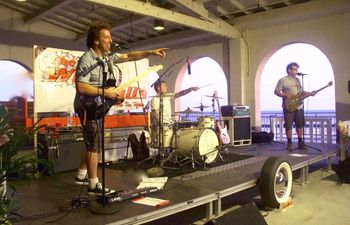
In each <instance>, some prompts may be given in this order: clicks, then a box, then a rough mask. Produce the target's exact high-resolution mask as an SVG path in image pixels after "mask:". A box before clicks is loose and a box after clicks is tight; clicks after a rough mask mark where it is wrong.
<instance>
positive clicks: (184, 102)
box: [175, 57, 228, 112]
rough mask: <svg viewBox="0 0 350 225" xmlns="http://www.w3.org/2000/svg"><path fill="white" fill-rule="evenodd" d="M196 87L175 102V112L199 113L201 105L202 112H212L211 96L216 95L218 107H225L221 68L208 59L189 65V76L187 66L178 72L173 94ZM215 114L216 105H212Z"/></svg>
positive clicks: (225, 97) (224, 82) (200, 59)
mask: <svg viewBox="0 0 350 225" xmlns="http://www.w3.org/2000/svg"><path fill="white" fill-rule="evenodd" d="M192 86H197V87H200V89H199V90H198V91H196V92H192V93H190V94H188V95H185V96H183V97H181V98H178V99H176V100H175V111H182V110H185V109H187V108H190V109H192V110H196V111H199V110H200V108H198V107H199V106H200V105H201V104H202V105H203V106H206V107H205V108H204V109H203V111H204V112H212V111H213V102H212V97H210V96H212V95H213V94H214V92H215V93H216V94H217V96H218V97H221V99H219V104H220V106H222V105H227V102H228V92H227V80H226V76H225V74H224V71H223V70H222V68H221V66H220V65H219V64H218V63H217V62H216V61H215V60H213V59H211V58H209V57H202V58H199V59H197V60H195V61H194V62H192V63H191V74H188V70H187V65H184V67H183V69H182V70H181V71H180V73H179V75H178V77H177V79H176V83H175V92H178V91H181V90H184V89H186V88H189V87H192ZM214 103H215V102H214ZM214 109H215V111H216V112H217V110H218V108H217V104H216V103H215V104H214Z"/></svg>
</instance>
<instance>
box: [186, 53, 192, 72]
mask: <svg viewBox="0 0 350 225" xmlns="http://www.w3.org/2000/svg"><path fill="white" fill-rule="evenodd" d="M186 62H187V71H188V75H191V64H190V61H189V58H188V57H187V59H186Z"/></svg>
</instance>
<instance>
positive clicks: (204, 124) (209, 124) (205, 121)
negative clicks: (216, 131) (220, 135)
mask: <svg viewBox="0 0 350 225" xmlns="http://www.w3.org/2000/svg"><path fill="white" fill-rule="evenodd" d="M214 125H215V121H214V118H213V117H211V116H200V117H199V118H198V128H212V129H213V128H214Z"/></svg>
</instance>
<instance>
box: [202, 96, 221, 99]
mask: <svg viewBox="0 0 350 225" xmlns="http://www.w3.org/2000/svg"><path fill="white" fill-rule="evenodd" d="M204 96H205V97H210V98H215V99H224V98H223V97H219V96H216V95H204Z"/></svg>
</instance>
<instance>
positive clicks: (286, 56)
mask: <svg viewBox="0 0 350 225" xmlns="http://www.w3.org/2000/svg"><path fill="white" fill-rule="evenodd" d="M290 62H297V63H298V64H299V72H302V73H304V74H306V75H304V76H299V79H300V80H301V81H302V86H303V87H304V90H305V91H313V90H317V89H319V88H321V87H323V86H325V85H327V84H328V82H330V81H334V74H333V70H332V66H331V64H330V62H329V60H328V59H327V57H326V56H325V55H324V54H323V53H322V52H321V51H320V49H318V48H316V47H315V46H313V45H310V44H304V43H296V44H290V45H287V46H284V47H283V48H281V49H279V50H278V51H277V52H275V53H274V54H273V55H272V56H271V57H270V58H269V59H268V61H267V62H266V64H265V65H264V67H263V70H262V74H261V80H260V81H261V82H260V102H261V107H260V110H261V111H276V110H279V111H280V110H281V98H279V97H277V96H276V95H274V93H273V92H274V89H275V86H276V84H277V82H278V80H279V79H280V78H282V77H283V76H285V75H286V74H287V73H286V66H287V65H288V64H289V63H290ZM334 96H335V88H334V86H332V87H330V88H326V89H324V90H322V91H321V92H319V93H318V94H317V95H316V96H315V97H310V98H307V99H305V100H304V109H305V111H325V110H329V111H334V110H335V97H334Z"/></svg>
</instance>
